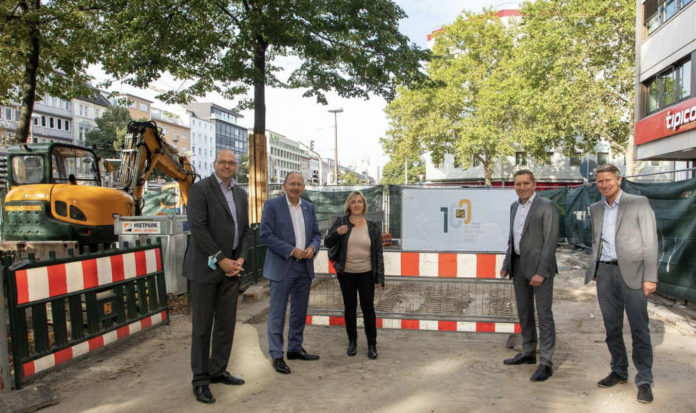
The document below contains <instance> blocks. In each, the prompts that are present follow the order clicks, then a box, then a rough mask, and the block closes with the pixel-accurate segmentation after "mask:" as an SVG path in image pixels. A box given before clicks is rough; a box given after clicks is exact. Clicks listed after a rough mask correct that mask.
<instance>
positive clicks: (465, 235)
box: [401, 188, 517, 253]
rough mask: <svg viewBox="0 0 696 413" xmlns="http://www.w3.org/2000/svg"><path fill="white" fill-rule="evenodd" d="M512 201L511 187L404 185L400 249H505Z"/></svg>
mask: <svg viewBox="0 0 696 413" xmlns="http://www.w3.org/2000/svg"><path fill="white" fill-rule="evenodd" d="M515 200H517V194H516V193H515V190H514V189H512V188H510V189H505V188H404V189H403V197H402V204H401V205H402V206H401V225H402V228H403V229H402V237H401V238H402V240H401V242H402V248H403V249H404V250H410V251H453V252H457V251H467V252H491V253H494V252H505V251H506V250H507V240H508V236H509V233H510V232H509V231H510V204H512V202H514V201H515Z"/></svg>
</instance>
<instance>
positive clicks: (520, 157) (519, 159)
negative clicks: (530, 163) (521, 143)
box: [515, 152, 527, 166]
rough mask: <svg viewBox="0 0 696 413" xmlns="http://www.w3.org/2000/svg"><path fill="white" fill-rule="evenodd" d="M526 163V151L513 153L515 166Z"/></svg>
mask: <svg viewBox="0 0 696 413" xmlns="http://www.w3.org/2000/svg"><path fill="white" fill-rule="evenodd" d="M523 165H527V153H526V152H516V153H515V166H523Z"/></svg>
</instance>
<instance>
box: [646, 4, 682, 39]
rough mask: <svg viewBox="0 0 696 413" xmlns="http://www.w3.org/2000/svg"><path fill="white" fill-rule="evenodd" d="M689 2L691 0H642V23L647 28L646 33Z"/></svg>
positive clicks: (650, 31) (649, 32)
mask: <svg viewBox="0 0 696 413" xmlns="http://www.w3.org/2000/svg"><path fill="white" fill-rule="evenodd" d="M689 3H691V0H644V1H643V14H644V15H645V21H644V22H643V24H645V27H646V28H647V29H648V34H651V33H652V32H654V31H655V30H656V29H657V28H658V27H660V26H662V25H663V24H664V23H665V22H666V21H667V20H669V19H671V18H672V16H674V15H675V14H677V12H678V11H679V10H681V9H683V8H684V7H685V6H686V5H687V4H689Z"/></svg>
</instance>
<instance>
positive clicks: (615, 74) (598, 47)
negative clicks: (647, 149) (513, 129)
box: [516, 0, 636, 155]
mask: <svg viewBox="0 0 696 413" xmlns="http://www.w3.org/2000/svg"><path fill="white" fill-rule="evenodd" d="M635 6H636V2H635V1H634V0H617V1H610V2H609V1H605V0H537V1H535V2H525V3H524V5H523V7H522V10H521V13H522V14H523V15H524V20H523V24H522V26H521V35H520V38H519V44H518V49H519V51H518V52H517V53H516V57H517V62H516V67H517V72H518V73H520V76H521V78H522V82H520V85H521V87H522V90H523V91H522V93H520V94H519V96H518V97H519V102H520V104H519V107H520V113H519V117H518V119H520V128H521V129H522V128H524V129H526V131H525V132H524V134H525V135H526V136H527V138H528V139H527V140H529V138H533V139H536V140H540V141H543V144H544V145H546V146H547V147H555V148H561V149H563V151H564V152H565V153H566V154H567V155H575V154H576V153H577V151H593V150H594V146H595V145H596V144H597V142H598V141H599V140H600V139H602V138H603V139H606V140H608V141H609V142H610V143H611V144H612V146H613V147H614V148H615V149H619V148H621V149H622V147H624V145H626V143H627V141H628V137H629V135H630V134H631V133H632V130H633V105H634V99H633V95H634V81H635V73H634V68H635V11H636V9H635ZM629 149H632V148H629ZM629 152H630V151H629Z"/></svg>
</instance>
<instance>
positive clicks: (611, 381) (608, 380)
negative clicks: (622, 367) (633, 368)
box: [597, 371, 626, 387]
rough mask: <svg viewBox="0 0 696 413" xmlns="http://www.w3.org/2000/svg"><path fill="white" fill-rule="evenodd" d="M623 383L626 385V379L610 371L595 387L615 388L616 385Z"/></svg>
mask: <svg viewBox="0 0 696 413" xmlns="http://www.w3.org/2000/svg"><path fill="white" fill-rule="evenodd" d="M623 383H626V377H621V376H619V375H618V374H616V373H614V372H613V371H612V372H611V373H610V374H609V375H608V376H607V377H605V378H603V379H602V380H600V381H598V382H597V386H599V387H612V386H616V385H617V384H623Z"/></svg>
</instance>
